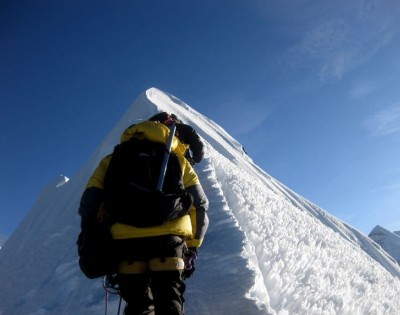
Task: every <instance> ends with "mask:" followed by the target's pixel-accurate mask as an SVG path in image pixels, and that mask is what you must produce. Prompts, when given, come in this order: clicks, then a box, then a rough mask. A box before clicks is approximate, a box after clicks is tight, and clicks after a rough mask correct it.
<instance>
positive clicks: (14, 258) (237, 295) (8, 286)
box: [0, 88, 400, 315]
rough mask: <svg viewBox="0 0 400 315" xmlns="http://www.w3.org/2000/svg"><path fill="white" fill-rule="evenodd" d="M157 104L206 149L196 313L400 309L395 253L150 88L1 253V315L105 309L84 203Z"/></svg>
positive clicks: (47, 194)
mask: <svg viewBox="0 0 400 315" xmlns="http://www.w3.org/2000/svg"><path fill="white" fill-rule="evenodd" d="M159 111H166V112H169V113H175V114H176V115H177V116H178V117H179V118H180V119H182V121H183V122H184V123H187V124H190V125H192V126H193V127H194V128H195V129H196V131H197V132H198V133H199V134H200V135H201V136H202V138H203V139H204V142H205V144H206V158H205V159H204V160H203V161H202V162H201V163H200V164H198V165H196V167H195V169H196V171H197V173H198V174H199V177H200V180H201V182H202V185H203V187H204V189H205V192H206V194H207V196H208V198H209V200H210V209H209V217H210V227H209V230H208V234H207V235H206V238H205V241H204V244H203V246H202V247H201V248H200V251H199V259H198V262H197V268H196V272H195V274H194V276H193V277H192V278H190V279H188V281H187V291H186V295H185V297H186V304H185V307H186V312H187V314H189V315H190V314H193V315H209V314H216V315H225V314H226V315H243V314H246V315H261V314H276V315H287V314H307V315H309V314H348V315H355V314H360V315H361V314H398V312H399V310H400V299H399V296H400V268H399V266H398V264H397V263H396V262H395V261H394V260H393V259H391V257H390V256H389V255H388V254H387V253H386V252H385V251H383V250H382V249H381V248H380V247H379V246H377V244H376V243H375V242H374V241H372V240H371V239H370V238H369V237H368V236H366V235H364V234H363V233H361V232H360V231H358V230H357V229H355V228H353V227H351V226H349V225H347V224H346V223H344V222H342V221H340V220H339V219H337V218H335V217H333V216H332V215H330V214H329V213H327V212H326V211H324V210H323V209H321V208H320V207H318V206H317V205H315V204H313V203H312V202H310V201H308V200H305V199H304V198H302V197H301V196H299V195H298V194H296V193H295V192H293V191H291V190H290V189H288V188H287V187H285V186H284V185H283V184H282V183H280V182H279V181H278V180H276V179H274V178H272V177H271V176H269V175H268V174H267V173H266V172H264V171H263V170H262V169H260V168H259V167H258V166H256V165H255V164H254V163H253V162H252V160H251V158H250V157H249V156H247V155H246V154H245V152H244V151H243V149H242V145H241V144H240V143H238V142H237V141H236V140H235V139H233V138H232V137H231V136H230V135H229V134H227V133H226V132H225V131H224V130H223V129H222V128H221V127H220V126H218V125H217V124H216V123H214V122H213V121H211V120H210V119H208V118H207V117H205V116H203V115H202V114H201V113H198V112H197V111H195V110H194V109H193V108H192V107H190V106H189V105H187V104H185V103H184V102H182V101H181V100H179V99H177V98H176V97H174V96H172V95H170V94H168V93H164V92H162V91H160V90H158V89H155V88H151V89H149V90H147V91H146V92H145V93H143V94H142V95H141V96H139V97H138V99H137V100H136V101H135V102H134V104H133V105H132V106H131V107H130V108H129V109H128V111H127V113H126V114H125V115H124V116H123V117H122V119H121V120H120V122H119V123H118V124H117V125H116V126H115V128H114V129H113V130H111V131H110V133H109V134H108V136H107V137H106V138H105V139H104V141H103V142H102V143H100V145H99V147H98V149H97V150H96V151H95V152H94V153H93V155H92V157H91V158H90V159H89V161H88V162H87V163H86V164H85V165H84V166H83V167H82V169H81V171H80V172H79V173H78V175H77V176H75V177H74V178H73V180H71V181H69V182H67V183H65V184H64V185H62V186H60V187H58V188H55V187H53V188H49V189H47V190H45V191H44V192H43V193H42V195H41V196H40V197H39V199H38V201H37V203H36V204H35V206H34V207H33V208H32V210H31V211H30V213H29V214H28V215H27V217H26V218H25V220H24V221H23V222H22V223H21V225H20V226H19V227H18V228H17V230H16V231H15V233H14V234H13V235H12V236H11V237H10V238H9V239H8V241H7V243H6V244H5V246H4V248H3V249H2V250H1V251H0V264H1V268H0V281H1V283H2V285H1V287H0V296H1V297H2V302H1V304H0V315H6V314H32V315H41V314H59V315H63V314H65V315H67V314H68V315H69V314H75V315H92V314H93V315H95V314H96V315H97V314H101V313H103V312H104V295H105V293H104V290H103V289H102V287H101V280H100V279H98V280H88V279H86V278H85V277H84V276H83V275H82V273H81V272H80V270H79V267H78V264H77V261H78V258H77V253H76V245H75V242H76V238H77V236H78V233H79V217H78V214H77V209H78V205H79V200H80V197H81V194H82V192H83V189H84V187H85V185H86V182H87V180H88V178H89V176H90V175H91V173H92V171H93V169H94V168H95V167H96V166H97V163H98V162H99V161H100V159H101V158H102V157H103V156H104V155H106V154H109V153H111V152H112V149H113V147H114V145H115V144H117V143H118V141H119V137H120V135H121V133H122V132H123V130H124V129H125V128H126V127H127V126H129V125H131V124H133V123H136V122H138V121H141V120H145V119H147V118H149V117H150V116H152V115H154V114H156V113H157V112H159ZM117 303H118V299H117V298H115V299H113V300H112V301H111V304H110V309H111V310H110V313H111V314H113V313H116V309H117Z"/></svg>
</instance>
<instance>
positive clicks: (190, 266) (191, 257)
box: [183, 247, 198, 279]
mask: <svg viewBox="0 0 400 315" xmlns="http://www.w3.org/2000/svg"><path fill="white" fill-rule="evenodd" d="M197 255H198V253H197V248H196V247H191V248H188V249H187V250H186V251H185V253H184V254H183V260H184V262H185V269H184V272H183V274H184V276H185V279H188V278H190V277H191V276H192V274H193V272H194V271H195V270H196V268H195V262H196V259H197Z"/></svg>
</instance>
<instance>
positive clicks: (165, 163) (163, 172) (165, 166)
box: [157, 124, 176, 191]
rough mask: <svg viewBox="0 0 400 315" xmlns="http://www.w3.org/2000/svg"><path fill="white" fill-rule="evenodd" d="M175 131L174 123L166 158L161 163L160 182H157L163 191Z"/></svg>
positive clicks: (170, 131) (159, 188)
mask: <svg viewBox="0 0 400 315" xmlns="http://www.w3.org/2000/svg"><path fill="white" fill-rule="evenodd" d="M175 131H176V126H175V124H172V125H171V127H170V129H169V138H168V142H167V146H166V148H165V149H166V150H165V154H164V160H163V163H162V165H161V171H160V177H159V178H158V183H157V190H158V191H162V188H163V185H164V178H165V173H166V171H167V165H168V159H169V154H170V153H171V147H172V141H173V140H174V136H175Z"/></svg>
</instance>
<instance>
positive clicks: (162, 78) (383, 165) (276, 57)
mask: <svg viewBox="0 0 400 315" xmlns="http://www.w3.org/2000/svg"><path fill="white" fill-rule="evenodd" d="M399 18H400V4H398V2H397V1H396V0H387V1H379V0H376V1H375V0H365V1H364V0H354V1H351V3H350V1H344V0H339V1H333V2H332V1H330V2H328V1H299V0H294V1H266V0H263V1H261V0H254V1H239V0H238V1H231V0H229V1H228V0H226V1H219V0H218V1H210V0H202V1H175V0H171V1H161V0H160V1H153V0H147V1H134V0H129V1H128V0H121V1H104V0H97V1H93V0H89V1H78V0H69V1H66V0H63V1H43V0H37V1H20V0H17V1H11V0H6V1H2V2H1V3H0V44H1V49H0V95H1V102H0V147H1V152H2V153H1V155H0V172H1V177H0V202H1V211H0V234H6V235H10V234H11V233H12V231H13V230H14V229H15V228H16V226H17V225H18V223H19V222H20V221H21V220H22V218H23V217H24V216H25V215H26V213H27V212H28V211H29V209H30V208H31V207H32V205H33V204H34V202H35V201H36V199H37V197H38V195H39V193H40V192H41V190H42V189H43V188H44V187H45V186H46V184H48V183H49V182H50V181H52V180H53V179H54V178H55V177H56V176H58V175H59V174H64V175H66V176H68V177H72V178H73V176H74V174H75V173H76V172H77V171H78V170H79V168H80V167H81V166H82V164H83V163H84V162H85V161H86V160H87V159H88V157H89V155H90V154H91V153H92V152H93V150H94V149H95V148H96V146H97V145H98V144H99V143H100V142H101V141H102V139H103V138H104V137H105V135H106V134H107V133H108V131H109V130H110V129H111V128H112V127H113V126H114V125H115V124H116V123H117V121H118V120H119V118H120V117H121V116H122V115H123V114H124V112H125V111H126V109H127V108H128V107H129V106H130V105H131V104H132V102H133V101H134V100H135V98H136V97H137V96H138V95H139V94H140V93H142V92H143V91H144V90H146V89H148V88H150V87H157V88H159V89H161V90H163V91H166V92H168V93H171V94H173V95H175V96H177V97H178V98H180V99H181V100H183V101H184V102H186V103H188V104H189V105H190V106H192V107H194V108H195V109H196V110H198V111H200V112H201V113H202V114H204V115H206V116H208V117H209V118H211V119H213V120H214V121H216V122H217V123H218V124H219V125H221V126H222V127H223V128H225V129H226V130H227V131H228V132H229V133H230V134H231V135H232V136H233V137H235V138H236V139H237V140H239V141H240V142H241V143H242V144H243V146H244V147H245V149H246V151H247V152H248V154H249V155H250V156H251V157H252V158H253V160H254V161H255V162H256V163H257V164H258V165H259V166H261V167H262V168H263V169H264V170H265V171H267V172H268V173H269V174H270V175H272V176H274V177H275V178H277V179H278V180H279V181H281V182H283V183H284V184H285V185H287V186H288V187H290V188H292V189H293V190H294V191H296V192H297V193H299V194H301V195H302V196H304V197H306V198H307V199H309V200H311V201H313V202H315V203H316V204H318V205H319V206H321V207H323V208H324V209H326V210H327V211H328V212H330V213H332V214H333V215H335V216H337V217H339V218H340V219H343V220H344V221H346V222H347V223H349V224H351V225H353V226H355V227H356V228H358V229H360V230H362V231H363V232H365V233H369V232H370V230H372V228H373V227H374V226H375V225H377V224H380V225H382V226H383V227H385V228H386V229H388V230H392V231H393V230H400V194H399V190H400V163H399V161H400V90H399V83H400V82H399V81H400V38H399V37H400V24H399V23H398V20H399Z"/></svg>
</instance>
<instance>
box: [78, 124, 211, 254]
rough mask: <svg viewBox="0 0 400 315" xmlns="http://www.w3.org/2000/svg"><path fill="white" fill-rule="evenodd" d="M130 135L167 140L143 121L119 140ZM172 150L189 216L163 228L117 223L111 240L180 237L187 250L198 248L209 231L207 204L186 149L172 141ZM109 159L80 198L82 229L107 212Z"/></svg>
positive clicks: (158, 127)
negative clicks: (105, 196) (187, 196)
mask: <svg viewBox="0 0 400 315" xmlns="http://www.w3.org/2000/svg"><path fill="white" fill-rule="evenodd" d="M133 135H136V136H137V135H140V136H141V137H143V138H144V139H148V140H151V141H154V142H161V143H166V141H167V139H168V137H169V129H168V127H166V126H164V125H163V124H161V123H158V122H153V121H145V122H142V123H140V124H137V125H134V126H131V127H130V128H127V129H126V130H125V131H124V133H123V134H122V136H121V142H122V141H127V140H129V139H130V138H131V137H132V136H133ZM171 150H172V151H173V152H175V153H176V154H177V156H178V158H179V162H180V165H181V168H182V174H183V184H184V186H185V189H186V190H187V192H188V193H189V194H190V195H191V196H192V199H193V207H192V209H191V210H190V212H189V214H188V215H185V216H183V217H181V218H178V219H176V220H173V221H170V222H167V223H165V224H163V225H159V226H153V227H145V228H138V227H134V226H130V225H126V224H122V223H119V222H116V223H114V224H113V225H112V226H111V234H112V237H113V238H114V239H116V240H122V239H130V238H142V237H152V236H161V235H179V236H182V237H184V238H185V239H186V240H187V246H188V247H200V245H201V243H202V241H203V238H204V234H205V232H206V230H207V227H208V216H207V209H208V200H207V197H206V195H205V194H204V191H203V188H202V186H201V184H200V182H199V178H198V176H197V174H196V173H195V171H194V169H193V167H192V166H191V165H190V163H189V162H188V161H187V160H186V159H185V158H184V156H183V154H184V152H185V151H186V150H187V146H186V145H184V144H182V143H181V142H180V141H179V140H178V138H177V137H175V138H174V140H173V142H172V147H171ZM111 157H112V156H111V155H108V156H106V157H105V158H103V160H102V161H101V162H100V164H99V165H98V167H97V168H96V170H95V171H94V173H93V174H92V176H91V178H90V179H89V182H88V184H87V186H86V189H85V191H84V193H83V195H82V198H81V204H80V208H79V214H80V215H81V217H82V228H84V225H85V222H89V221H91V220H100V221H101V220H102V219H104V218H103V215H104V213H106V211H105V209H104V204H103V184H104V176H105V174H106V171H107V168H108V165H109V163H110V160H111Z"/></svg>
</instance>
